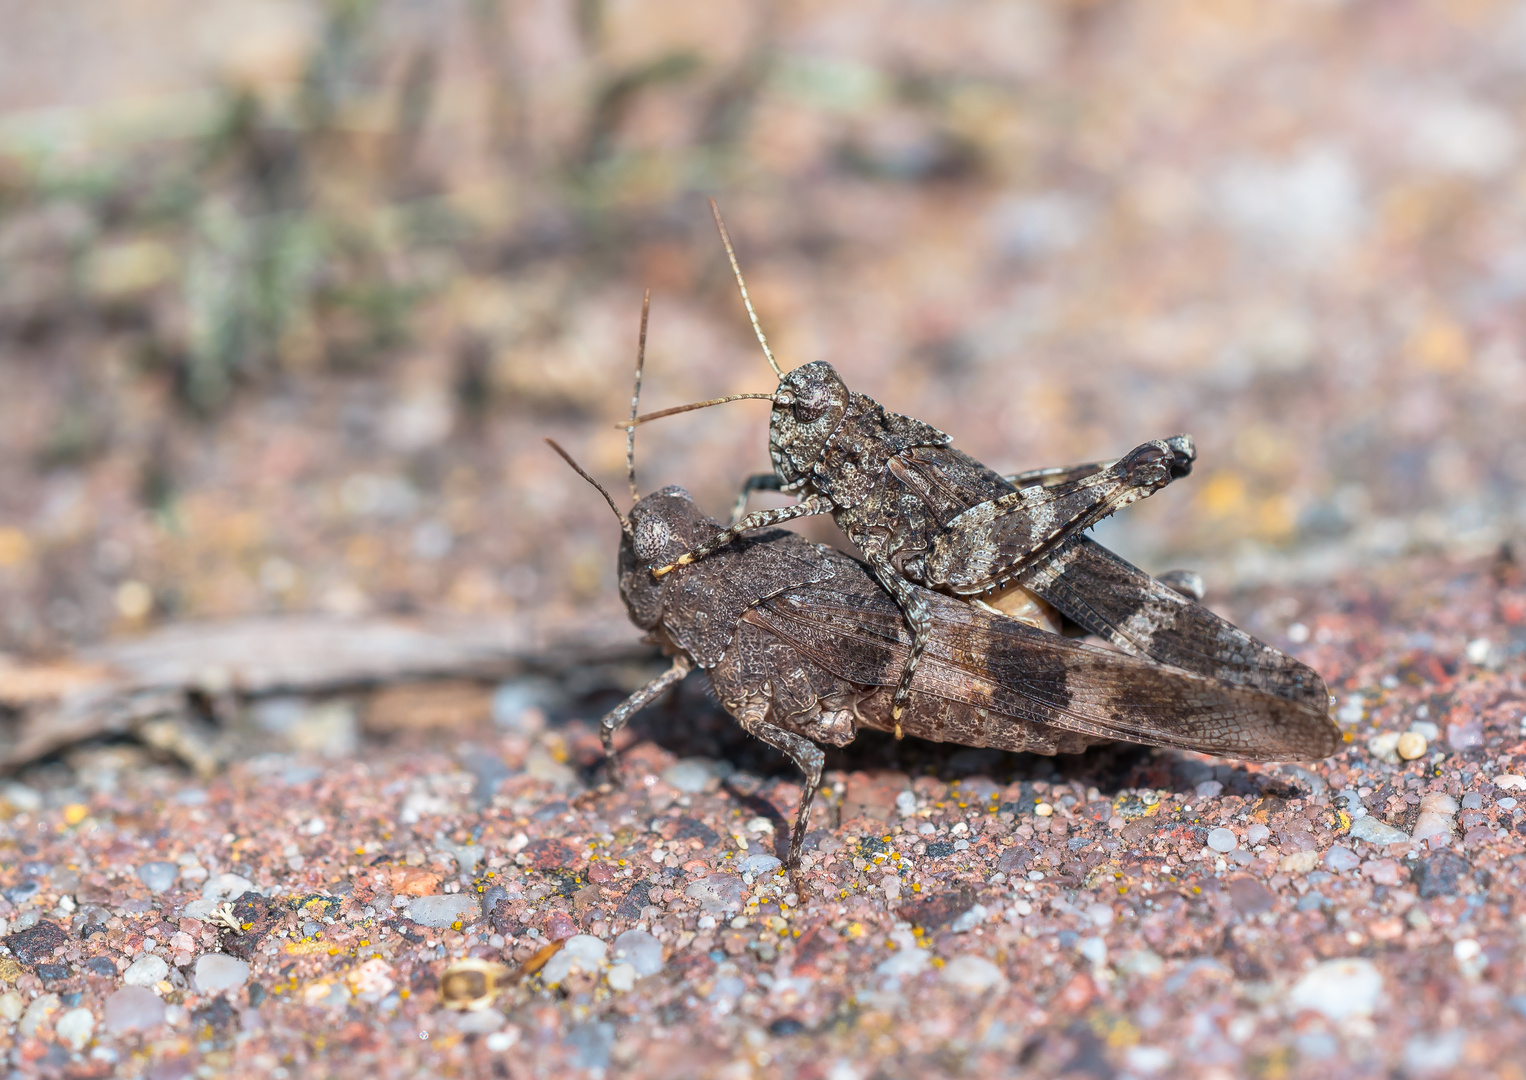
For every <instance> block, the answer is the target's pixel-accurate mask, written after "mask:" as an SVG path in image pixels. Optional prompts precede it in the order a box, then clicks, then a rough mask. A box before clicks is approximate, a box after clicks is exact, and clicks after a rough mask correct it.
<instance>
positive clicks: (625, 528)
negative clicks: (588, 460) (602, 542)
mask: <svg viewBox="0 0 1526 1080" xmlns="http://www.w3.org/2000/svg"><path fill="white" fill-rule="evenodd" d="M546 445H547V446H549V447H551V449H553V450H555V451H556V452H557V453H558V454H560V455H561V456H562V460H563V461H565V462H566V463H567V464H568V465H571V466H572V471H573V472H575V473H577V474H578V475H579V476H581V477H582V478H583V479H584V480H587V481H588V482H589V483H590V484H592V485H593V486H594V487H595V488H597V489H598V492H599V494H600V495H603V496H604V501H605V502H607V503H609V508H610V509H611V510H613V511H614V513H615V517H616V518H618V519H619V521H620V531H621V532H623V533H624V534H625V535H626V536H629V535H630V534H631V523H630V519H629V518H627V517H626V516H625V515H624V514H622V513H620V508H619V507H618V506H616V505H615V500H614V499H613V498H611V497H610V494H609V492H608V491H607V490H605V488H604V485H603V484H601V483H599V482H598V481H597V480H595V479H594V478H593V477H591V476H589V475H588V473H586V472H585V471H584V470H583V466H581V465H579V464H578V463H577V462H576V461H573V460H572V455H571V454H569V453H567V451H565V450H563V449H562V448H561V446H559V445H558V444H557V441H556V440H555V439H547V440H546Z"/></svg>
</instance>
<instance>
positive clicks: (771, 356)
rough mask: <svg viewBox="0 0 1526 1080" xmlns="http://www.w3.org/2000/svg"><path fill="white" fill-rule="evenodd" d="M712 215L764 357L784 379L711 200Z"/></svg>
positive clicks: (724, 227) (734, 253)
mask: <svg viewBox="0 0 1526 1080" xmlns="http://www.w3.org/2000/svg"><path fill="white" fill-rule="evenodd" d="M710 213H711V215H712V216H714V218H715V227H716V228H717V229H719V230H720V231H721V243H722V244H725V245H726V258H728V259H730V260H731V272H732V273H733V274H734V275H736V279H737V289H738V291H740V292H741V294H742V303H743V304H745V305H747V317H748V318H749V319H751V320H752V332H753V333H754V334H757V335H758V344H759V345H761V346H763V355H764V356H766V357H768V366H769V367H771V368H773V369H774V374H775V375H777V376H779V378H781V379H782V378H784V371H783V370H782V369H781V368H780V367H779V361H777V360H775V359H774V351H773V350H772V349H770V348H769V347H768V339H767V338H766V337H764V336H763V328H762V327H761V326H759V325H758V313H757V312H756V311H754V310H753V309H752V297H750V296H748V295H747V282H745V281H743V280H742V268H741V266H739V265H738V264H737V253H736V249H735V248H733V247H732V246H731V236H730V234H729V233H727V232H726V223H725V222H724V221H722V220H721V208H720V207H719V206H716V205H715V200H714V199H711V200H710Z"/></svg>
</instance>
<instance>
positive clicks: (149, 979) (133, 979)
mask: <svg viewBox="0 0 1526 1080" xmlns="http://www.w3.org/2000/svg"><path fill="white" fill-rule="evenodd" d="M169 974H170V966H169V964H167V963H165V962H164V959H163V958H162V957H158V956H155V955H153V954H152V953H149V954H148V955H147V956H140V957H138V958H137V959H136V960H134V961H133V962H132V966H131V967H129V968H128V969H127V970H126V971H124V972H122V981H123V982H124V983H126V984H127V985H128V986H155V985H157V984H158V983H160V982H162V981H164V980H165V979H166V978H168V977H169Z"/></svg>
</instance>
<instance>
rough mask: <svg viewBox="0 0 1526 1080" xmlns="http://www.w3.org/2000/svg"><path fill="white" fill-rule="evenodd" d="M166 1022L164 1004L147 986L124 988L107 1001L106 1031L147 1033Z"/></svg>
mask: <svg viewBox="0 0 1526 1080" xmlns="http://www.w3.org/2000/svg"><path fill="white" fill-rule="evenodd" d="M163 1022H164V1002H162V1001H160V1000H159V995H158V994H156V993H154V992H153V991H152V990H150V989H148V987H146V986H124V987H122V989H120V990H118V991H117V992H116V993H114V994H112V995H111V996H110V997H109V998H107V999H106V1030H107V1031H109V1032H112V1033H113V1034H120V1033H121V1032H124V1031H147V1030H149V1029H150V1028H155V1027H158V1026H159V1025H160V1024H162V1023H163Z"/></svg>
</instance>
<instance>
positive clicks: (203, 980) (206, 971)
mask: <svg viewBox="0 0 1526 1080" xmlns="http://www.w3.org/2000/svg"><path fill="white" fill-rule="evenodd" d="M248 981H249V965H248V964H246V963H245V962H244V961H242V960H239V959H237V958H236V957H232V956H228V955H227V954H225V953H207V954H205V955H203V956H200V957H197V959H196V989H197V990H198V991H199V992H201V993H203V994H220V993H223V992H224V991H226V990H237V989H238V988H239V987H240V986H243V985H244V983H246V982H248Z"/></svg>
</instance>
